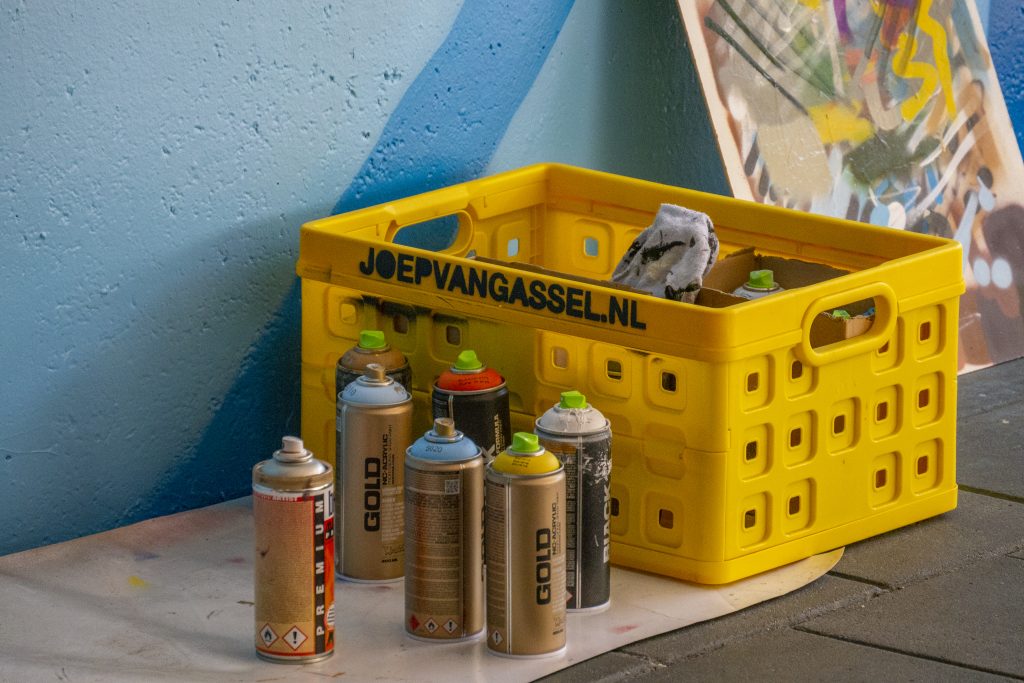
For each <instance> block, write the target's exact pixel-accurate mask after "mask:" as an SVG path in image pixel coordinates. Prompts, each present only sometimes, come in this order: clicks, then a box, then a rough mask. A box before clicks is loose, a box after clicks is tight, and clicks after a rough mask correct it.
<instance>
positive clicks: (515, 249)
mask: <svg viewBox="0 0 1024 683" xmlns="http://www.w3.org/2000/svg"><path fill="white" fill-rule="evenodd" d="M507 252H508V255H509V256H516V255H518V254H519V238H518V237H513V238H512V239H510V240H509V241H508V250H507Z"/></svg>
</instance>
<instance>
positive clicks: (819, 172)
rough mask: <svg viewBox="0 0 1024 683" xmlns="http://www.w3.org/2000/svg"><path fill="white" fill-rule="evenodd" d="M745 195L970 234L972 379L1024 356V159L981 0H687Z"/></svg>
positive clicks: (690, 26) (965, 302)
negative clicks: (978, 5)
mask: <svg viewBox="0 0 1024 683" xmlns="http://www.w3.org/2000/svg"><path fill="white" fill-rule="evenodd" d="M679 7H680V10H681V12H682V16H683V20H684V23H685V25H686V31H687V35H688V37H689V40H690V46H691V49H692V51H693V56H694V62H695V64H696V66H697V70H698V74H699V76H700V80H701V84H702V87H703V89H704V96H705V99H706V101H707V105H708V111H709V113H710V115H711V120H712V124H713V127H714V130H715V134H716V136H717V139H718V144H719V149H720V151H721V155H722V161H723V165H724V168H725V171H726V175H727V177H728V179H729V184H730V186H731V188H732V191H733V193H734V194H735V196H737V197H739V198H743V199H751V200H754V201H758V202H764V203H767V204H773V205H779V206H786V207H789V208H795V209H799V210H803V211H811V212H815V213H820V214H826V215H830V216H838V217H843V218H850V219H853V220H859V221H863V222H867V223H872V224H876V225H882V226H889V227H892V228H896V229H902V230H914V231H919V232H925V233H929V234H934V235H941V236H945V237H949V238H953V239H956V240H958V241H959V242H960V243H961V244H962V245H963V250H964V262H963V266H964V278H965V280H966V283H967V293H966V294H965V295H964V297H963V299H962V300H961V312H960V358H959V367H960V370H961V371H969V370H972V369H976V368H979V367H985V366H987V365H990V364H992V363H998V362H1000V361H1003V360H1009V359H1011V358H1017V357H1020V356H1022V355H1024V164H1022V161H1021V154H1020V149H1019V148H1018V146H1017V143H1016V140H1015V137H1014V134H1013V128H1012V125H1011V123H1010V119H1009V116H1008V115H1007V111H1006V105H1005V103H1004V101H1003V96H1002V92H1001V90H1000V88H999V83H998V80H997V78H996V74H995V71H994V69H993V66H992V59H991V56H990V54H989V50H988V46H987V44H986V42H985V38H984V34H983V32H982V30H981V24H980V20H979V18H978V14H977V10H976V8H975V6H974V2H973V0H679Z"/></svg>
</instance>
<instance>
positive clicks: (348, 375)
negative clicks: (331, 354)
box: [334, 330, 412, 394]
mask: <svg viewBox="0 0 1024 683" xmlns="http://www.w3.org/2000/svg"><path fill="white" fill-rule="evenodd" d="M370 363H377V364H378V365H383V366H384V371H385V372H386V373H387V376H388V377H390V378H391V379H393V380H395V381H396V382H398V383H399V384H401V385H402V386H403V387H405V390H406V391H408V392H410V393H412V368H411V367H410V366H409V361H408V360H407V359H406V357H405V354H403V353H402V352H401V351H399V350H398V349H395V348H392V347H391V346H390V345H388V342H387V340H386V339H385V338H384V333H383V332H381V331H380V330H362V331H361V332H360V333H359V343H358V344H356V345H355V346H353V347H352V348H350V349H349V350H348V351H346V352H345V353H344V354H343V355H342V356H341V358H339V359H338V367H337V369H336V371H335V373H334V387H335V391H336V392H337V393H339V394H340V393H341V392H342V391H344V390H345V387H347V386H348V385H349V384H351V383H352V382H354V381H356V379H357V378H358V377H361V376H362V375H363V373H364V372H365V371H366V366H367V365H369V364H370Z"/></svg>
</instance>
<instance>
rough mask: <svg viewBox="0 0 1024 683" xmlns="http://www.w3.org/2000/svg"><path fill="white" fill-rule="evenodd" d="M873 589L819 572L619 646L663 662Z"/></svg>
mask: <svg viewBox="0 0 1024 683" xmlns="http://www.w3.org/2000/svg"><path fill="white" fill-rule="evenodd" d="M841 564H842V560H840V565H841ZM879 592H880V591H879V589H878V588H875V587H874V586H869V585H866V584H864V583H860V582H857V581H849V580H847V579H842V578H837V577H834V576H823V577H821V578H820V579H818V580H817V581H815V582H814V583H812V584H809V585H807V586H804V587H803V588H801V589H799V590H796V591H793V592H792V593H789V594H788V595H784V596H782V597H780V598H776V599H774V600H769V601H768V602H763V603H761V604H759V605H754V606H753V607H748V608H747V609H745V610H742V611H739V612H736V613H734V614H730V615H728V616H725V617H719V618H718V619H713V620H711V621H705V622H701V623H699V624H694V625H692V626H687V627H686V628H683V629H679V630H678V631H672V632H671V633H666V634H663V635H660V636H655V637H653V638H648V639H647V640H642V641H640V642H638V643H633V644H631V645H626V646H625V647H623V648H622V651H623V652H628V653H630V654H634V655H639V656H642V657H645V658H648V659H650V660H653V661H655V662H659V663H661V664H668V663H671V662H674V661H677V660H679V659H683V658H686V657H692V656H695V655H699V654H702V653H705V652H710V651H712V650H716V649H718V648H721V647H723V646H724V645H726V644H728V643H731V642H733V641H736V640H741V639H744V638H748V637H750V636H752V635H754V634H759V633H763V632H765V631H768V630H772V629H779V628H783V627H786V626H791V625H793V624H799V623H800V622H802V621H806V620H807V619H810V618H812V617H814V616H817V615H819V614H823V613H825V612H828V611H831V610H836V609H842V608H843V607H846V606H850V605H860V604H863V603H865V602H866V601H867V600H868V599H870V598H871V597H873V596H874V595H876V594H878V593H879Z"/></svg>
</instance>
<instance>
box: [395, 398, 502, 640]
mask: <svg viewBox="0 0 1024 683" xmlns="http://www.w3.org/2000/svg"><path fill="white" fill-rule="evenodd" d="M483 468H484V465H483V455H482V453H481V452H480V448H479V447H477V445H476V444H475V443H473V442H472V441H471V440H470V439H468V438H466V437H465V436H463V434H462V432H460V431H458V430H456V429H455V424H454V423H453V422H452V420H451V418H447V417H439V418H437V419H436V420H434V428H433V429H431V430H430V431H428V432H427V433H426V434H424V435H423V436H422V437H421V438H419V439H417V440H416V442H415V443H413V445H411V446H410V447H409V448H408V450H406V452H405V631H406V633H407V634H409V635H410V636H411V637H413V638H417V639H422V640H429V641H441V642H456V641H460V640H471V639H475V638H477V637H479V636H480V635H482V634H483V632H484V584H483V505H484V469H483Z"/></svg>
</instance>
